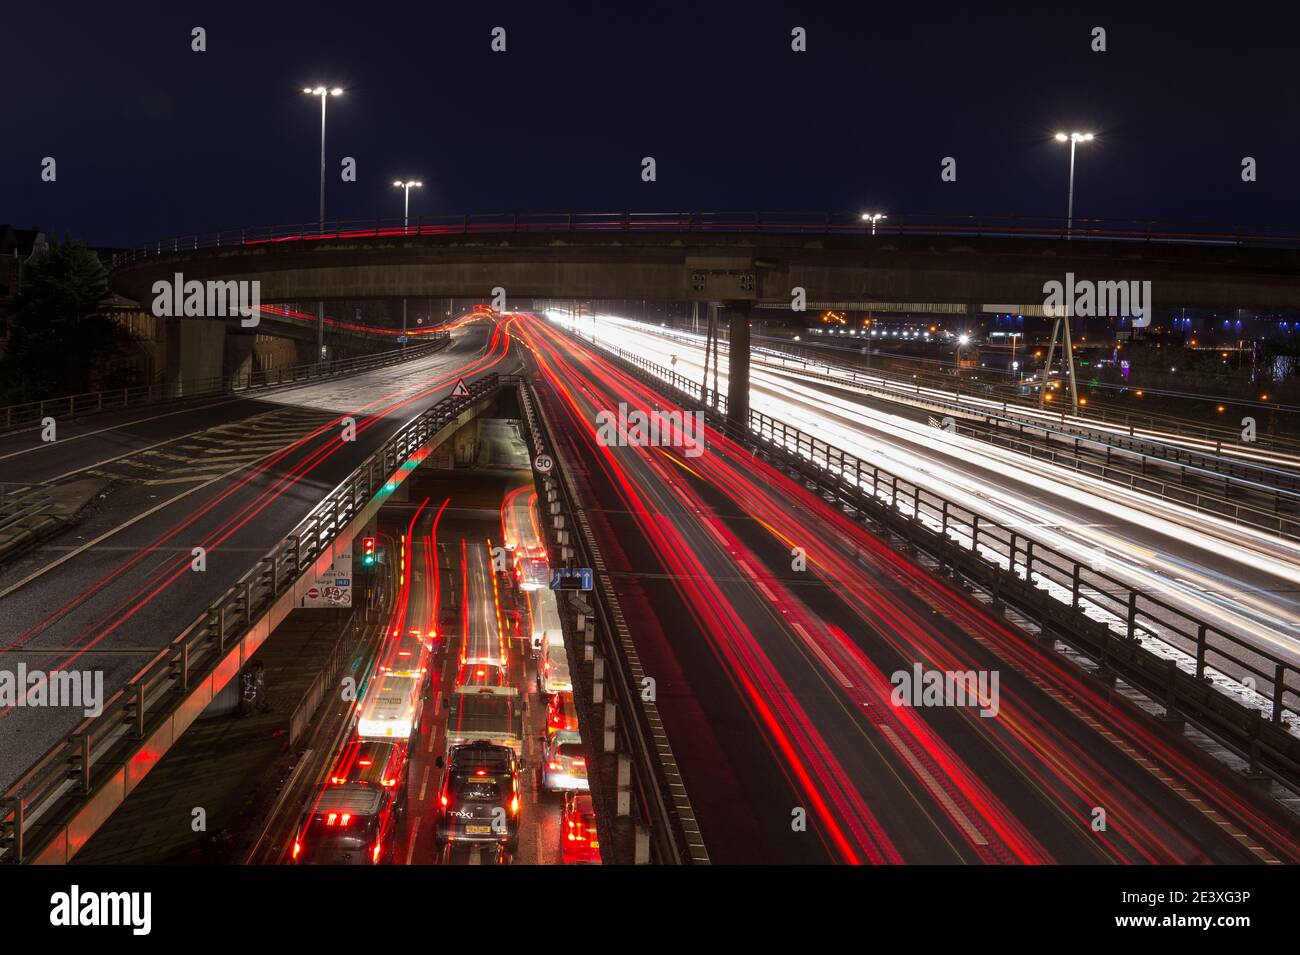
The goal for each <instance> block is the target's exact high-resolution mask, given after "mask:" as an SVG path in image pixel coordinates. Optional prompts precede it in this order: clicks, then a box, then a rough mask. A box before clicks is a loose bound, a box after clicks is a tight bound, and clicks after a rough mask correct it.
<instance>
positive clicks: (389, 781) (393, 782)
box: [383, 779, 397, 786]
mask: <svg viewBox="0 0 1300 955" xmlns="http://www.w3.org/2000/svg"><path fill="white" fill-rule="evenodd" d="M383 785H385V786H396V785H397V780H396V779H385V780H384V781H383Z"/></svg>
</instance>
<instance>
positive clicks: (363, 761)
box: [357, 759, 371, 766]
mask: <svg viewBox="0 0 1300 955" xmlns="http://www.w3.org/2000/svg"><path fill="white" fill-rule="evenodd" d="M357 765H358V766H369V765H371V761H370V760H368V759H358V760H357Z"/></svg>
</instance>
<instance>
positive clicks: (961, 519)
mask: <svg viewBox="0 0 1300 955" xmlns="http://www.w3.org/2000/svg"><path fill="white" fill-rule="evenodd" d="M584 340H586V339H584ZM596 344H597V345H598V347H600V348H601V349H602V350H604V351H607V352H609V353H611V354H613V355H615V356H616V357H617V358H618V359H621V361H622V362H623V363H624V365H625V367H627V368H628V369H629V370H630V371H632V372H634V373H636V374H638V375H639V376H640V377H641V378H642V379H643V380H645V381H647V382H649V383H652V384H665V383H667V384H669V385H670V386H671V387H672V388H673V390H675V391H676V392H677V393H678V395H679V396H681V397H684V398H685V399H687V400H688V401H691V402H693V403H697V402H698V403H700V404H704V405H706V406H708V407H710V408H711V409H713V410H715V411H716V412H717V414H715V415H714V424H715V426H716V427H717V428H718V429H719V430H721V431H723V432H724V433H727V434H728V435H730V436H731V437H732V438H733V439H735V440H737V441H738V442H740V443H742V444H753V442H754V440H755V439H758V440H759V441H761V442H762V443H763V445H764V446H765V447H766V448H768V449H769V450H772V451H775V452H776V453H777V454H778V455H779V456H781V457H782V458H784V459H786V460H787V461H789V462H791V463H795V464H797V465H799V466H800V467H802V468H803V469H805V470H806V471H807V472H808V473H809V474H811V475H814V476H816V477H817V478H818V482H819V483H820V484H822V485H823V486H824V487H825V488H826V489H828V490H830V491H832V492H833V493H834V494H835V495H836V497H837V498H838V499H840V500H843V501H847V502H851V503H852V504H853V506H854V507H855V508H857V509H858V510H860V511H864V512H868V513H872V514H874V515H876V516H878V517H881V518H883V520H884V522H885V523H886V524H887V525H888V526H890V527H891V529H893V530H895V531H896V532H897V533H899V534H900V535H901V536H903V537H904V538H906V539H908V540H911V541H913V542H916V541H925V542H926V544H927V545H928V546H927V547H926V548H925V549H927V550H928V551H929V552H930V553H932V554H934V555H936V556H937V559H938V562H939V566H940V568H944V567H947V566H955V565H956V564H957V563H959V562H960V563H961V564H962V565H963V571H964V572H965V573H966V575H967V576H968V578H969V579H972V580H973V581H974V582H977V583H979V584H980V585H981V586H982V587H983V589H985V590H986V591H988V592H990V593H991V594H992V595H993V599H994V601H995V603H996V602H998V601H999V600H1001V599H1003V598H1004V597H1009V596H1010V595H1012V594H1015V595H1016V596H1017V597H1018V602H1019V604H1020V605H1021V606H1022V607H1025V608H1027V612H1029V613H1031V614H1032V616H1033V617H1034V618H1035V619H1037V620H1039V621H1040V622H1041V623H1042V624H1043V626H1044V627H1045V628H1046V627H1048V625H1049V622H1050V623H1051V629H1052V630H1054V631H1055V632H1056V633H1059V634H1062V635H1067V636H1068V637H1069V638H1070V640H1069V642H1071V643H1073V644H1074V645H1076V646H1083V647H1086V648H1087V653H1088V655H1089V656H1091V657H1092V658H1093V659H1096V660H1099V662H1100V664H1101V666H1102V668H1103V669H1107V668H1110V669H1111V670H1112V672H1120V673H1122V674H1123V675H1124V676H1125V677H1126V678H1128V679H1130V680H1132V681H1133V682H1134V683H1135V684H1137V685H1139V686H1140V687H1141V688H1142V690H1143V692H1145V693H1147V694H1148V695H1150V696H1152V697H1153V698H1154V699H1156V700H1158V701H1159V702H1161V703H1163V704H1165V705H1166V706H1167V707H1168V708H1169V709H1170V711H1176V712H1182V713H1184V714H1185V715H1186V716H1187V717H1188V718H1189V719H1192V720H1193V721H1194V722H1196V724H1197V725H1198V726H1200V727H1201V728H1202V729H1203V730H1204V731H1206V732H1207V733H1209V734H1210V735H1212V736H1214V737H1215V738H1216V739H1218V740H1219V741H1220V742H1221V743H1223V744H1224V745H1225V746H1227V747H1228V748H1229V749H1231V750H1233V751H1234V752H1235V753H1237V754H1238V755H1239V756H1241V757H1242V758H1243V759H1245V760H1246V761H1247V762H1248V763H1249V764H1250V768H1251V771H1252V772H1261V771H1262V772H1266V773H1268V774H1269V775H1271V776H1273V777H1274V778H1276V779H1277V780H1278V781H1279V782H1281V783H1282V784H1283V785H1285V786H1287V787H1288V788H1290V789H1291V790H1292V791H1294V792H1297V793H1300V667H1297V666H1296V665H1295V664H1294V663H1292V662H1291V661H1290V660H1288V659H1285V658H1283V657H1281V656H1279V655H1277V654H1275V653H1272V652H1270V651H1268V650H1265V649H1263V648H1262V647H1260V646H1259V645H1258V644H1256V643H1252V642H1249V641H1247V640H1246V639H1244V638H1243V637H1241V636H1239V635H1238V634H1236V633H1234V632H1232V631H1229V630H1225V629H1223V628H1222V627H1218V626H1215V625H1212V624H1209V623H1207V622H1205V621H1204V620H1202V619H1199V618H1197V617H1195V616H1192V615H1190V614H1188V613H1186V612H1184V611H1183V610H1181V609H1179V608H1178V607H1176V606H1174V605H1173V604H1171V603H1169V602H1168V601H1167V600H1163V599H1161V598H1159V597H1157V596H1154V595H1153V594H1151V593H1149V592H1147V591H1145V590H1141V589H1138V588H1136V587H1133V586H1131V585H1129V584H1127V583H1126V582H1124V581H1122V580H1120V579H1119V578H1117V577H1116V576H1114V575H1113V574H1112V573H1110V572H1109V570H1108V567H1107V560H1106V557H1105V555H1093V556H1092V557H1091V558H1089V559H1085V560H1080V559H1078V558H1075V557H1071V556H1070V555H1068V554H1066V553H1064V552H1062V551H1060V550H1058V549H1056V548H1053V547H1052V546H1050V545H1047V544H1044V543H1042V541H1041V540H1038V539H1036V538H1035V537H1033V536H1030V535H1029V534H1027V533H1025V530H1024V528H1023V527H1021V528H1014V527H1010V526H1007V525H1004V524H1001V523H999V522H997V521H993V520H990V519H988V518H985V517H983V516H981V515H980V514H979V513H978V512H976V511H972V510H970V509H968V508H966V507H964V506H962V505H959V504H956V503H954V502H952V501H949V500H947V499H946V498H944V497H942V496H941V495H939V494H936V493H935V492H933V491H932V490H930V489H929V488H926V487H923V486H921V485H918V484H915V483H913V482H910V481H908V480H907V479H905V478H901V477H899V476H898V475H896V474H894V473H892V472H890V471H887V470H886V469H884V468H882V467H880V466H878V465H876V464H872V463H871V462H868V461H864V460H862V459H861V458H858V457H856V456H855V455H852V454H850V453H848V452H846V451H844V450H842V449H840V448H838V447H836V446H835V445H832V444H830V443H829V442H826V441H823V440H822V439H820V438H817V437H816V436H815V435H811V434H808V433H807V432H804V431H800V430H799V429H797V428H794V427H792V426H790V425H788V424H786V423H785V422H783V421H780V420H779V419H776V418H772V417H770V416H768V415H765V414H762V413H761V412H758V411H754V410H752V409H751V411H750V413H749V425H748V427H747V428H744V429H740V428H737V427H736V426H735V425H733V424H732V423H730V422H729V421H727V420H726V419H725V418H724V417H723V414H725V411H726V400H725V397H723V396H712V395H711V394H710V393H709V391H708V390H706V389H704V388H702V386H701V385H700V383H699V382H697V381H694V380H692V379H689V378H686V377H685V376H683V375H679V374H677V373H676V372H674V371H672V370H671V369H668V368H664V367H662V366H661V365H657V364H655V363H653V362H650V361H648V360H647V359H645V358H644V357H642V356H640V355H637V354H633V353H631V352H628V351H626V350H624V349H621V348H617V347H615V346H611V345H607V344H604V343H600V342H597V343H596ZM711 397H712V398H715V399H717V400H715V401H713V402H710V398H711Z"/></svg>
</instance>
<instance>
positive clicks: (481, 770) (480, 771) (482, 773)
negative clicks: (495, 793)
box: [474, 769, 487, 776]
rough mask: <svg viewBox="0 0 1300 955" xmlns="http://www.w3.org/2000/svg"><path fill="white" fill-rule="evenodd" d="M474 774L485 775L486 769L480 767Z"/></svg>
mask: <svg viewBox="0 0 1300 955" xmlns="http://www.w3.org/2000/svg"><path fill="white" fill-rule="evenodd" d="M474 775H476V776H486V775H487V770H486V769H480V770H478V771H477V772H476V773H475V774H474Z"/></svg>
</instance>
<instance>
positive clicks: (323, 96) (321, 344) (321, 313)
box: [302, 86, 343, 361]
mask: <svg viewBox="0 0 1300 955" xmlns="http://www.w3.org/2000/svg"><path fill="white" fill-rule="evenodd" d="M302 91H303V92H304V93H306V94H307V95H308V96H319V97H320V219H319V222H318V223H317V228H318V230H319V231H320V232H324V231H325V101H326V100H327V99H328V98H329V97H330V96H341V95H342V94H343V89H342V87H338V86H335V87H334V88H333V89H326V88H325V87H324V86H314V87H310V86H304V87H303V88H302ZM316 359H317V361H324V360H325V303H324V302H318V303H317V304H316Z"/></svg>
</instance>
